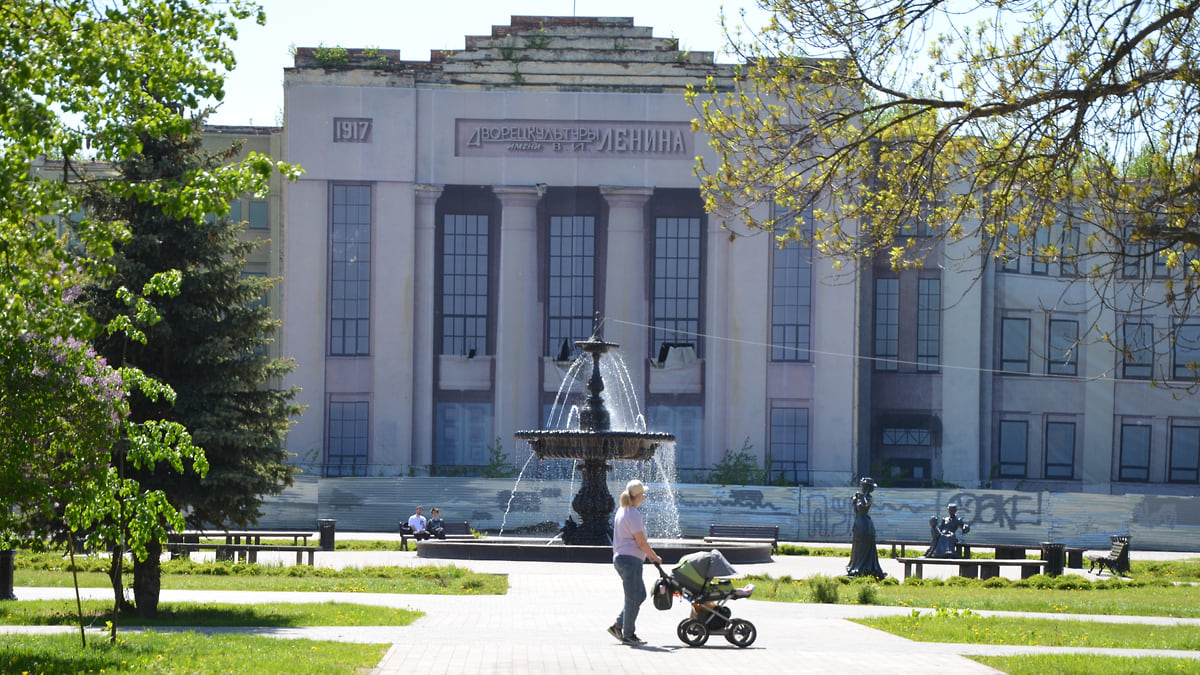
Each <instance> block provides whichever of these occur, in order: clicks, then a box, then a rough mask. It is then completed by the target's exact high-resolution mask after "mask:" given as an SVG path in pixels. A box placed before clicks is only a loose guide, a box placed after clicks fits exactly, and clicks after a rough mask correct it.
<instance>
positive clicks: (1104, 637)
mask: <svg viewBox="0 0 1200 675" xmlns="http://www.w3.org/2000/svg"><path fill="white" fill-rule="evenodd" d="M853 621H854V622H855V623H860V624H862V625H864V626H870V627H872V628H877V629H879V630H884V631H887V632H889V633H892V634H893V635H899V636H901V637H904V638H907V639H909V640H917V641H920V642H954V643H966V644H987V645H1037V646H1044V647H1102V648H1108V649H1183V650H1198V649H1200V628H1197V627H1195V626H1157V625H1148V624H1127V623H1104V622H1099V621H1073V620H1066V619H1033V618H1026V617H1000V616H980V615H978V614H975V613H974V612H972V611H970V610H962V611H956V610H944V609H943V610H937V611H934V612H918V611H916V610H914V611H913V613H912V614H910V615H907V616H888V617H876V618H870V619H853ZM1042 672H1051V671H1042ZM1116 672H1120V671H1116Z"/></svg>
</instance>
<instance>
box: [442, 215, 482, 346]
mask: <svg viewBox="0 0 1200 675" xmlns="http://www.w3.org/2000/svg"><path fill="white" fill-rule="evenodd" d="M488 221H489V219H488V217H487V216H486V215H467V214H455V213H447V214H444V215H443V217H442V351H441V353H442V354H446V355H457V356H469V355H474V354H476V353H478V354H486V353H487V349H488V306H489V297H490V296H489V285H488V273H489V265H488V254H489V251H490V249H489V247H488V246H489V244H488V230H489V227H488Z"/></svg>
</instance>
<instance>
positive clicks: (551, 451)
mask: <svg viewBox="0 0 1200 675" xmlns="http://www.w3.org/2000/svg"><path fill="white" fill-rule="evenodd" d="M514 436H515V437H516V438H517V439H518V440H523V441H529V445H530V447H531V448H532V450H533V451H534V453H536V454H537V456H538V457H541V458H542V459H576V460H583V461H587V460H599V461H607V460H610V459H625V460H632V461H639V462H640V461H645V460H648V459H650V458H652V457H654V452H655V450H657V449H658V446H659V445H660V444H662V443H669V442H671V441H674V440H675V436H674V435H672V434H668V433H662V432H653V431H610V430H604V431H580V430H578V429H541V430H536V431H518V432H517V433H516V434H514Z"/></svg>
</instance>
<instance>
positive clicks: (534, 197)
mask: <svg viewBox="0 0 1200 675" xmlns="http://www.w3.org/2000/svg"><path fill="white" fill-rule="evenodd" d="M492 190H493V192H495V194H496V197H497V198H498V199H499V200H500V205H501V208H502V213H501V214H500V279H499V288H498V289H497V292H498V293H499V302H498V303H497V315H496V378H495V391H494V395H495V399H494V400H495V413H494V417H493V419H494V426H493V428H492V433H493V434H494V435H496V436H499V437H500V438H501V440H502V442H503V443H504V446H505V447H506V448H509V447H511V444H512V443H513V442H514V441H513V440H512V435H513V432H515V431H517V430H520V429H536V428H538V419H539V418H540V417H541V414H540V410H541V396H540V388H539V386H538V384H539V383H538V375H539V361H540V357H541V354H542V323H543V318H544V316H543V315H544V312H543V310H542V307H541V304H540V303H539V302H538V236H537V204H538V191H537V188H535V187H533V186H513V185H497V186H494V187H493V188H492ZM509 454H510V456H512V453H511V452H510V453H509Z"/></svg>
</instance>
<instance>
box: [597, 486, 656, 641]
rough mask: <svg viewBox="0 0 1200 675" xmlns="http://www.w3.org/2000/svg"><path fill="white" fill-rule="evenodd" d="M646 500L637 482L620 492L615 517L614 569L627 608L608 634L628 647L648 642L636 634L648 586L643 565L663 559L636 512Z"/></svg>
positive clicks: (641, 487) (610, 627)
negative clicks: (647, 537)
mask: <svg viewBox="0 0 1200 675" xmlns="http://www.w3.org/2000/svg"><path fill="white" fill-rule="evenodd" d="M645 499H646V486H645V485H642V481H640V480H637V479H634V480H631V481H629V484H628V485H626V486H625V491H624V492H622V493H621V508H619V509H617V515H616V517H615V518H613V567H616V568H617V574H619V575H620V576H621V585H622V586H623V587H624V589H625V605H624V607H623V608H622V609H621V613H620V614H618V615H617V621H616V623H614V624H613V625H611V626H609V627H608V633H609V635H612V636H613V637H615V638H617V639H618V640H620V641H621V642H623V643H625V644H627V645H644V644H646V641H645V640H643V639H641V638H639V637H638V636H637V633H635V632H634V624H636V623H637V615H638V609H639V608H640V607H641V605H642V603H643V602H645V601H646V583H645V582H644V581H643V580H642V565H643V564H644V563H645V562H646V558H649V559H650V561H651V562H654V563H661V562H662V558H660V557H658V554H657V553H655V552H654V549H652V548H650V542H649V541H647V540H646V524H645V522H644V521H643V520H642V513H641V512H640V511H638V510H637V507H638V506H640V505H641V503H642V501H643V500H645Z"/></svg>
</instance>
